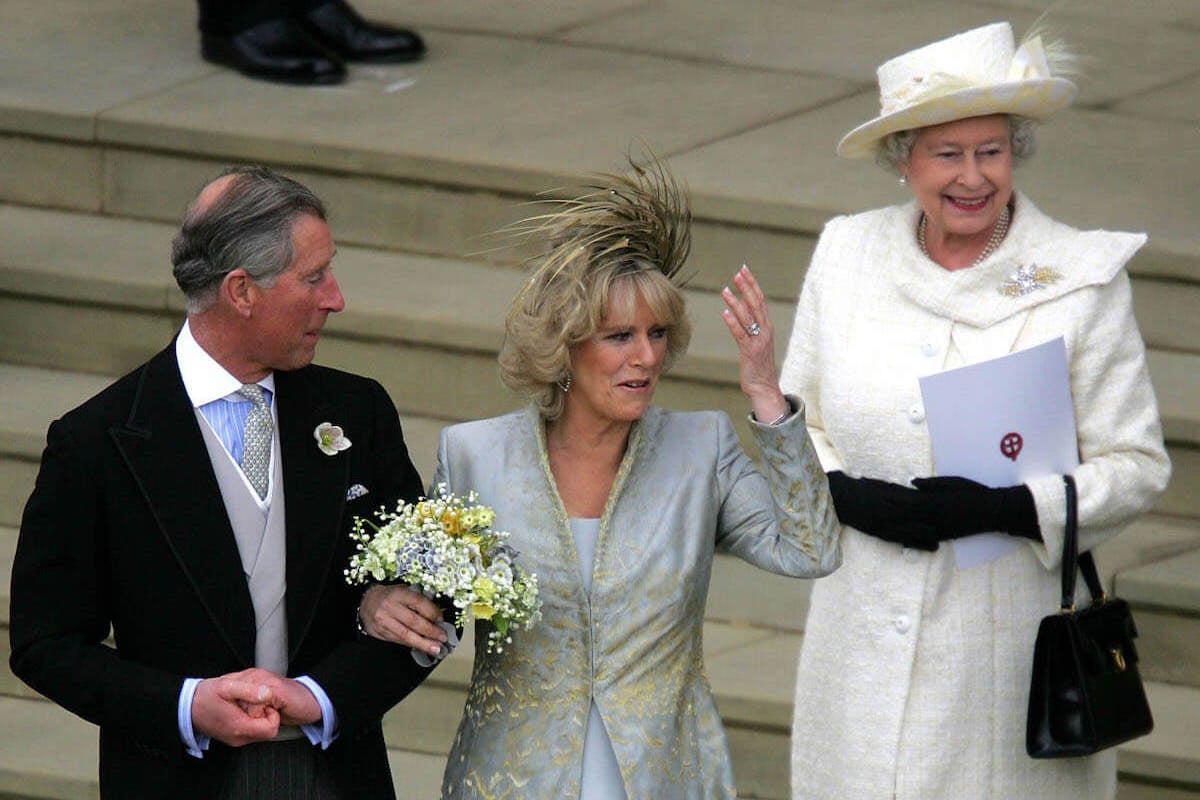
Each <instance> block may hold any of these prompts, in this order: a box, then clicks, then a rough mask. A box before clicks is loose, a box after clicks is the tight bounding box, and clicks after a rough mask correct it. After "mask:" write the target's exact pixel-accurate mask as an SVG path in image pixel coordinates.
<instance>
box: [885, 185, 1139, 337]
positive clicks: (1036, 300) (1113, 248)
mask: <svg viewBox="0 0 1200 800" xmlns="http://www.w3.org/2000/svg"><path fill="white" fill-rule="evenodd" d="M888 211H889V212H890V213H888V214H887V216H886V217H885V218H884V223H883V227H884V228H885V231H884V233H885V236H888V237H892V238H893V241H896V242H899V243H900V245H899V246H900V247H901V248H902V249H901V252H902V254H903V255H904V256H905V257H904V258H902V259H900V261H901V265H900V268H899V270H898V271H897V272H896V273H895V276H894V280H895V282H896V288H897V289H898V290H899V291H900V293H901V294H903V295H904V296H905V297H907V298H908V299H909V300H911V301H912V302H914V303H916V304H917V305H919V306H921V307H923V308H925V309H927V310H929V311H931V312H933V313H935V314H938V315H940V316H943V317H947V318H949V319H952V320H954V321H956V322H963V323H966V324H968V325H972V326H974V327H977V328H987V327H990V326H992V325H995V324H996V323H998V322H1000V321H1002V320H1005V319H1008V318H1010V317H1013V316H1015V315H1017V314H1021V313H1023V312H1025V311H1028V310H1029V309H1031V308H1033V307H1034V306H1036V305H1040V304H1041V303H1044V302H1046V301H1048V300H1053V299H1055V298H1057V297H1061V296H1063V295H1065V294H1068V293H1070V292H1073V291H1075V290H1077V289H1080V288H1083V287H1085V286H1095V285H1103V284H1106V283H1108V282H1109V281H1111V280H1112V279H1113V277H1114V276H1115V275H1116V274H1117V272H1118V271H1119V270H1120V269H1121V268H1122V267H1123V266H1125V264H1126V263H1127V262H1128V261H1129V259H1130V258H1132V257H1133V254H1134V253H1136V252H1137V251H1138V249H1139V248H1140V247H1141V246H1142V245H1143V244H1145V242H1146V236H1145V234H1141V233H1137V234H1134V233H1119V232H1112V231H1080V230H1076V229H1075V228H1072V227H1070V226H1068V225H1063V224H1062V223H1059V222H1055V221H1054V220H1052V219H1050V218H1049V217H1047V216H1046V215H1045V214H1043V213H1042V212H1041V211H1040V210H1039V209H1038V208H1037V207H1036V206H1035V205H1034V204H1033V202H1032V201H1031V200H1029V198H1028V197H1026V196H1025V195H1023V194H1021V193H1019V192H1018V193H1017V194H1016V205H1015V212H1014V216H1013V223H1012V227H1011V228H1010V229H1009V232H1008V235H1007V236H1006V237H1005V238H1004V241H1003V242H1002V243H1001V245H1000V246H999V247H998V248H997V249H996V251H995V252H994V253H992V255H990V256H989V257H988V258H987V259H985V260H984V261H983V263H981V264H979V265H977V266H974V267H969V268H967V269H960V270H955V271H950V270H946V269H943V268H942V267H940V266H938V265H937V264H935V263H934V262H933V261H931V260H930V259H929V258H928V257H927V256H925V254H924V253H922V252H921V251H920V249H919V248H918V247H917V244H916V236H915V234H914V231H915V230H916V225H917V220H918V218H919V216H920V207H919V206H918V205H917V203H916V202H915V201H914V202H912V203H909V204H908V205H905V206H897V207H893V208H892V209H888ZM1022 267H1026V268H1030V267H1034V268H1039V269H1044V270H1049V274H1050V275H1051V277H1052V279H1050V280H1047V281H1046V282H1045V283H1044V285H1043V286H1041V288H1038V289H1035V290H1033V291H1031V292H1029V293H1028V294H1024V295H1016V296H1012V295H1008V294H1005V293H1003V292H1002V291H1001V290H1002V287H1003V286H1004V284H1005V282H1006V281H1008V280H1009V279H1010V278H1011V277H1012V276H1013V274H1014V273H1016V272H1017V270H1018V269H1020V268H1022Z"/></svg>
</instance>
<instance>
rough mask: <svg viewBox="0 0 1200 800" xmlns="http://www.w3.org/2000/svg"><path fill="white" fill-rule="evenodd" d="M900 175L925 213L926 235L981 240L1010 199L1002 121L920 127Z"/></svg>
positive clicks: (982, 119) (1008, 147) (998, 118)
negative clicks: (906, 179)
mask: <svg viewBox="0 0 1200 800" xmlns="http://www.w3.org/2000/svg"><path fill="white" fill-rule="evenodd" d="M900 171H901V173H902V174H903V175H904V176H905V177H907V178H908V186H909V188H910V189H911V190H912V193H913V194H914V195H915V196H916V198H917V202H918V203H920V204H921V209H922V210H923V211H924V212H925V217H926V221H927V226H928V229H927V236H931V237H932V236H939V237H943V238H957V237H961V238H974V237H980V238H982V239H983V240H984V241H986V240H987V238H988V237H989V236H990V235H991V232H992V227H993V226H994V225H995V224H996V220H997V219H999V217H1000V210H1001V209H1002V208H1003V207H1004V206H1005V205H1007V204H1008V201H1009V199H1010V198H1011V197H1012V191H1013V189H1012V146H1011V142H1010V141H1009V130H1008V117H1006V116H1004V115H1003V114H994V115H991V116H987V117H971V118H969V119H960V120H956V121H954V122H947V123H945V124H943V125H931V126H929V127H927V128H922V129H921V130H920V131H919V132H918V133H917V138H916V139H915V140H914V141H913V146H912V153H911V154H910V155H909V159H908V161H907V162H906V163H904V164H901V165H900Z"/></svg>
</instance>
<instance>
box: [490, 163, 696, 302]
mask: <svg viewBox="0 0 1200 800" xmlns="http://www.w3.org/2000/svg"><path fill="white" fill-rule="evenodd" d="M629 165H630V172H629V174H628V175H616V174H608V173H602V174H597V175H595V176H593V178H592V182H591V183H589V184H588V185H587V189H588V191H587V192H585V193H584V194H583V195H581V196H579V197H576V198H575V199H573V200H566V201H558V200H548V201H545V202H548V203H553V204H555V205H557V206H559V210H557V211H555V212H553V213H550V214H540V215H537V216H533V217H529V218H527V219H525V220H523V221H521V222H519V223H517V224H516V225H515V226H514V228H513V231H514V233H516V235H518V236H521V237H531V238H537V239H543V240H545V241H548V242H549V244H550V250H549V252H548V253H546V254H545V255H544V256H541V257H538V258H537V259H535V264H536V267H535V270H534V273H533V275H532V276H531V277H530V279H529V283H528V284H527V285H526V288H525V291H524V292H522V295H523V294H525V292H528V291H530V290H531V289H533V288H534V287H537V286H543V285H545V284H547V283H550V282H553V281H555V280H558V279H560V278H564V277H566V278H574V279H579V278H580V277H581V275H580V271H581V270H586V269H588V267H589V266H590V267H595V266H598V265H602V264H603V265H615V266H617V269H616V270H615V271H614V273H615V274H614V277H619V276H620V275H622V274H626V273H630V272H637V271H641V270H647V269H657V270H659V271H660V272H662V273H663V275H665V276H667V278H669V279H671V280H672V282H674V283H676V285H680V284H681V283H682V281H681V280H679V279H678V277H677V276H678V275H679V271H680V269H681V268H682V267H683V263H684V262H685V261H686V260H687V257H688V252H689V251H690V250H691V246H692V237H691V222H692V209H691V202H690V200H689V198H688V194H687V192H686V191H685V190H684V189H683V188H682V187H680V185H679V183H678V182H677V181H676V180H675V177H674V176H673V175H672V174H671V173H670V171H669V170H668V169H667V167H666V165H664V164H663V163H662V162H661V161H659V160H658V159H657V158H655V157H654V156H653V155H650V156H649V158H648V159H647V160H646V162H645V163H644V164H639V163H637V162H636V161H635V160H634V159H633V158H630V159H629ZM521 299H522V297H521V296H518V297H517V302H518V303H519V302H520V301H521Z"/></svg>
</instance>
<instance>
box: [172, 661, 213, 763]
mask: <svg viewBox="0 0 1200 800" xmlns="http://www.w3.org/2000/svg"><path fill="white" fill-rule="evenodd" d="M199 685H200V679H199V678H184V681H183V687H182V688H180V690H179V707H178V712H177V714H178V716H177V722H178V723H179V738H180V739H182V740H183V746H184V747H185V748H187V754H188V755H189V756H193V757H195V758H204V751H205V750H207V749H208V745H209V742H211V741H212V737H210V736H206V735H204V734H203V733H201V734H197V733H196V732H195V730H193V728H192V698H193V697H195V696H196V687H197V686H199Z"/></svg>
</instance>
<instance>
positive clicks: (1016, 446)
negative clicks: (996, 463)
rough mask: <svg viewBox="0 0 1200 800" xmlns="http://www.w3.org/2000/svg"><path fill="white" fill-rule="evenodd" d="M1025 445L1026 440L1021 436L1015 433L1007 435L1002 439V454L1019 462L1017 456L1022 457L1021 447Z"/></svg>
mask: <svg viewBox="0 0 1200 800" xmlns="http://www.w3.org/2000/svg"><path fill="white" fill-rule="evenodd" d="M1024 444H1025V440H1024V439H1022V438H1021V434H1019V433H1017V432H1016V431H1013V432H1012V433H1006V434H1004V436H1003V437H1001V439H1000V452H1001V453H1003V454H1004V457H1005V458H1011V459H1012V460H1013V461H1016V460H1017V456H1019V455H1021V447H1022V446H1023V445H1024Z"/></svg>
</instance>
